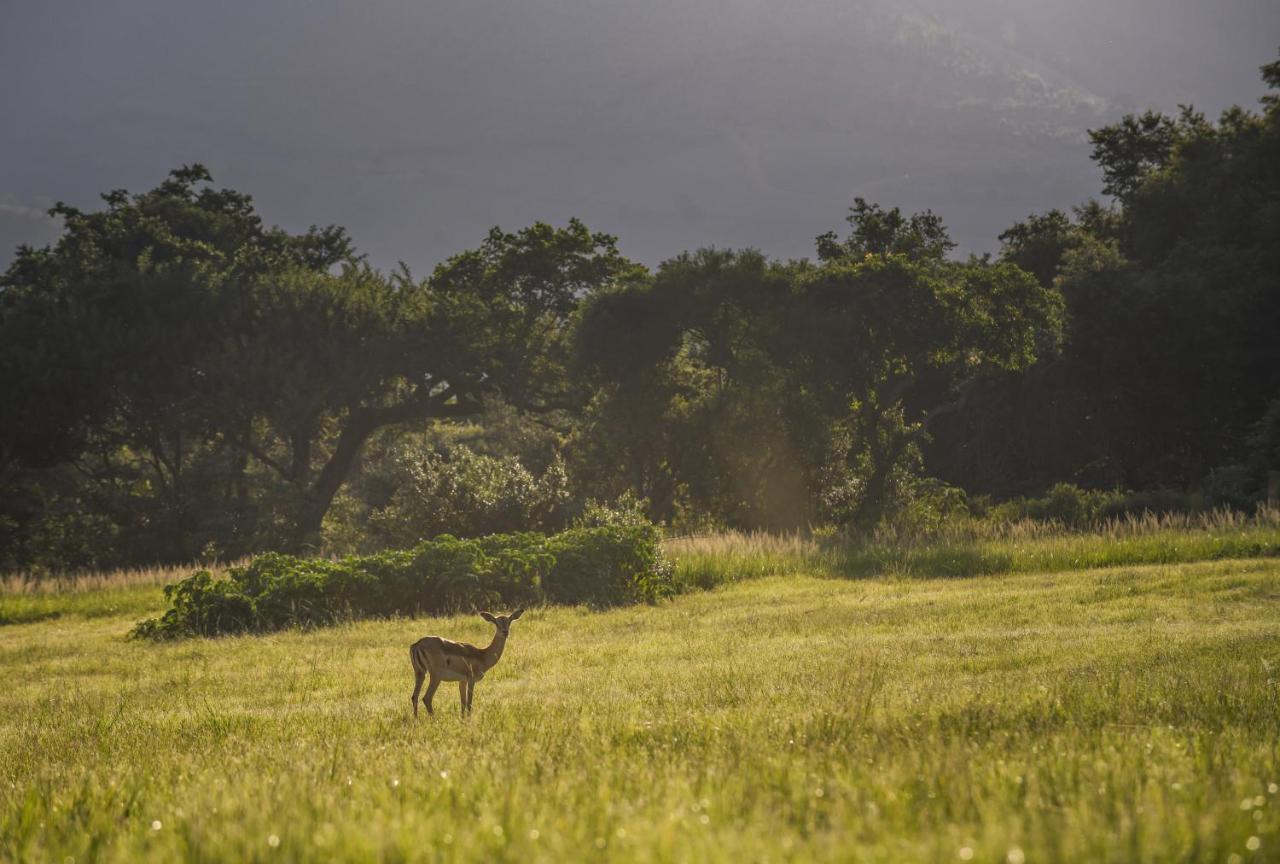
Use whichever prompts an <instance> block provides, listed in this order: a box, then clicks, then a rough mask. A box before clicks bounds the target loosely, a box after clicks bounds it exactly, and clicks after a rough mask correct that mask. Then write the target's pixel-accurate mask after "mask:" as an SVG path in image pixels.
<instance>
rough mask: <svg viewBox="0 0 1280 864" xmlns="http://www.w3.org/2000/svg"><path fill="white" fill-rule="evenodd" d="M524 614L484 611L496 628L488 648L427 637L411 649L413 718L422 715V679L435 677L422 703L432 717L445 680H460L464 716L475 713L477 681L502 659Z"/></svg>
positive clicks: (459, 687)
mask: <svg viewBox="0 0 1280 864" xmlns="http://www.w3.org/2000/svg"><path fill="white" fill-rule="evenodd" d="M523 614H524V610H523V609H517V610H516V611H514V612H512V613H511V614H510V615H491V614H489V613H488V612H481V613H480V617H481V618H483V619H484V620H486V621H488V622H489V623H490V624H492V625H493V626H494V628H496V629H495V630H494V633H493V641H492V642H490V643H489V647H487V648H477V647H476V646H475V645H471V644H469V643H467V642H453V641H451V640H449V639H443V638H441V637H439V636H424V637H422V638H421V639H419V640H418V641H417V642H414V643H413V644H412V645H410V646H409V660H410V661H411V662H412V663H413V675H414V681H413V696H411V697H409V698H410V701H411V702H412V703H413V716H414V717H417V716H418V693H420V692H421V691H422V679H423V678H425V677H426V676H427V675H428V674H430V675H431V682H430V683H429V684H427V694H426V695H425V696H423V697H422V704H423V705H426V706H427V713H428V714H435V711H433V710H432V709H431V697H433V696H435V695H436V688H437V687H439V686H440V682H441V681H457V682H458V692H459V693H460V695H461V696H462V714H463V716H466V715H467V714H470V713H471V699H472V697H474V696H475V693H476V682H477V681H479V680H480V679H481V678H483V677H484V673H486V672H488V671H489V670H490V669H492V668H493V667H494V666H495V665H496V664H497V662H498V661H499V660H500V659H501V658H502V649H504V648H506V647H507V636H508V634H510V633H511V622H512V621H514V620H516V619H517V618H519V617H520V616H521V615H523Z"/></svg>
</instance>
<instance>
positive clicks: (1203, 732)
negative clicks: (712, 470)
mask: <svg viewBox="0 0 1280 864" xmlns="http://www.w3.org/2000/svg"><path fill="white" fill-rule="evenodd" d="M1250 530H1252V529H1250ZM1273 534H1274V532H1273ZM1115 539H1116V538H1110V539H1108V538H1099V542H1101V543H1104V544H1106V543H1111V542H1114V541H1115ZM1175 539H1176V538H1175ZM1255 539H1257V538H1255ZM1264 540H1265V538H1264ZM1060 541H1061V538H1059V539H1058V540H1053V539H1052V538H1049V539H1045V540H1044V542H1045V543H1053V542H1060ZM1273 541H1274V537H1273V538H1272V540H1270V541H1266V542H1273ZM716 542H721V546H720V547H714V542H713V541H696V542H695V541H689V542H687V543H686V544H685V546H686V547H687V548H683V549H682V548H679V546H678V545H677V547H676V548H674V549H673V551H674V552H675V554H676V555H677V557H678V559H679V562H678V563H679V564H680V566H682V567H684V568H685V570H684V572H685V574H686V577H687V578H688V580H689V581H690V582H691V583H692V582H693V581H695V580H693V579H692V577H691V576H690V575H689V574H693V573H695V570H696V567H695V562H698V561H700V562H701V564H697V565H696V566H698V567H702V568H703V570H704V571H706V572H711V571H712V570H714V569H715V567H713V566H712V564H711V563H708V562H711V561H712V560H713V559H714V558H715V557H716V555H720V556H721V557H722V558H723V557H724V556H726V555H728V554H729V552H730V551H731V549H730V547H731V546H733V544H732V543H729V544H728V545H725V542H726V541H716ZM736 542H737V543H738V546H741V545H742V543H744V542H746V541H736ZM752 542H755V543H757V544H763V543H764V542H765V541H764V540H762V539H760V538H757V539H756V540H755V541H752ZM798 542H800V541H778V543H779V544H780V545H779V549H780V550H781V551H778V556H779V557H778V561H775V562H774V564H770V565H767V566H766V565H765V564H761V563H760V562H759V561H757V562H756V566H755V568H754V569H750V568H749V567H748V568H747V569H746V570H744V573H743V574H742V575H754V576H757V577H759V578H755V579H751V580H742V581H733V580H731V579H721V580H719V581H721V582H726V581H728V582H731V584H725V585H721V587H718V588H716V589H715V590H711V591H706V592H692V593H689V594H686V595H684V596H682V597H680V598H678V599H676V600H675V601H672V602H670V603H666V604H663V605H659V606H655V607H632V608H627V609H619V610H614V611H609V612H587V611H585V610H580V609H572V608H548V609H535V610H532V611H530V612H529V613H528V614H526V615H525V616H524V618H522V619H521V620H520V621H518V622H516V624H515V625H514V626H513V628H512V638H511V642H510V643H509V645H508V649H507V653H506V656H505V657H504V658H503V660H502V662H501V663H500V664H499V665H498V666H497V667H496V668H495V669H494V670H492V671H491V672H490V673H489V675H488V676H487V677H486V678H485V680H484V681H482V682H480V684H479V685H478V686H477V688H476V696H475V714H474V715H473V717H472V718H471V719H469V720H467V721H463V720H461V719H460V718H459V717H458V710H457V707H458V706H457V700H458V697H457V689H456V688H455V687H452V686H451V685H445V686H443V687H441V690H440V692H439V693H438V694H437V697H436V707H437V715H436V717H435V718H434V719H431V718H427V717H426V716H425V715H424V716H423V718H421V719H420V720H419V721H417V722H414V721H413V720H412V719H411V717H410V709H409V700H408V696H409V691H410V689H411V687H412V673H411V671H410V666H409V659H408V645H409V643H410V642H411V641H413V640H414V639H416V638H417V637H419V636H421V635H424V634H426V633H433V632H434V633H440V634H443V635H447V636H450V637H454V638H462V639H469V640H473V641H480V640H486V639H487V637H488V634H489V632H490V630H491V628H490V627H489V626H488V625H486V624H485V623H484V622H482V621H481V620H480V619H479V618H478V617H467V618H456V619H432V620H417V621H414V620H396V621H370V622H360V623H353V624H349V625H344V626H340V627H335V628H329V629H323V630H316V631H312V632H285V633H282V634H277V635H272V636H262V637H237V638H226V639H217V640H190V641H184V642H176V643H167V644H160V645H156V644H150V643H146V642H138V641H129V640H126V639H125V638H124V634H125V633H127V631H128V630H129V628H130V627H131V626H132V625H133V624H134V623H135V622H136V620H137V619H138V618H139V617H141V615H143V614H150V613H153V612H155V611H158V610H159V608H160V606H161V603H162V598H161V597H160V595H159V592H158V590H157V589H156V588H155V585H154V582H150V583H149V582H147V581H146V580H139V584H133V583H129V584H125V583H123V582H121V583H113V582H112V581H111V580H105V581H104V583H103V584H100V585H97V586H91V585H84V586H79V587H75V586H63V589H62V590H60V591H46V592H44V593H45V595H47V596H48V597H51V598H55V599H45V600H43V601H41V602H44V603H45V604H46V606H45V609H46V611H47V612H48V613H49V614H47V615H30V616H27V617H25V618H23V617H21V614H20V613H21V612H22V610H24V609H28V608H32V607H31V606H30V603H28V605H23V603H24V602H27V601H23V600H21V599H20V598H22V597H27V596H28V595H33V596H41V595H40V592H38V591H35V592H33V591H31V590H27V591H25V593H24V592H21V591H18V592H14V591H12V590H11V591H10V593H9V595H8V602H9V606H8V608H9V609H10V611H11V613H12V614H13V616H14V618H13V619H12V620H22V621H26V622H27V623H11V624H9V625H7V626H2V627H0V718H2V719H0V859H2V860H10V861H24V862H26V861H29V862H43V861H51V862H62V861H65V860H68V859H74V860H76V861H90V860H102V861H134V860H140V859H142V858H143V857H144V856H149V857H151V858H152V859H153V860H176V859H180V858H182V859H190V860H196V861H224V860H237V861H240V860H243V861H295V860H313V861H314V860H334V859H348V860H350V859H354V860H376V861H388V862H393V861H453V860H477V861H479V860H483V861H501V860H511V861H579V860H620V861H684V860H706V861H735V862H746V861H752V862H754V861H792V860H794V861H808V860H824V861H844V860H848V861H854V860H857V861H948V862H949V861H968V860H972V861H987V862H1012V864H1017V862H1023V861H1025V862H1039V861H1085V860H1093V861H1188V862H1189V861H1214V862H1231V861H1237V860H1238V861H1240V862H1245V861H1280V785H1277V784H1280V680H1278V677H1280V671H1278V668H1280V559H1274V558H1256V559H1225V558H1224V559H1223V560H1206V561H1184V562H1183V563H1163V564H1147V565H1133V566H1118V567H1108V568H1099V569H1071V568H1070V567H1069V566H1064V567H1050V568H1046V569H1048V570H1052V571H1054V572H1003V573H995V574H988V575H979V576H973V577H970V578H927V577H925V576H922V575H920V574H918V573H917V575H915V576H914V577H912V578H907V577H906V576H904V575H902V574H901V573H899V574H898V575H890V576H877V577H875V578H858V579H852V578H833V577H834V576H835V575H838V574H836V573H834V572H832V570H829V569H820V570H815V571H814V572H822V573H823V576H822V578H817V577H814V576H812V575H803V574H800V573H795V572H788V569H789V565H788V564H787V563H786V562H787V561H790V562H792V563H794V562H795V561H796V560H798V559H797V558H796V555H795V554H794V553H795V549H794V548H792V551H791V552H787V551H786V549H787V548H788V547H787V544H788V543H792V544H794V543H798ZM1011 542H1012V541H1011ZM1028 542H1031V541H1030V540H1028ZM1061 542H1066V541H1061ZM698 543H701V544H702V545H701V546H698V545H697V544H698ZM1167 545H1168V544H1167ZM1172 545H1173V546H1174V547H1179V546H1181V548H1183V550H1184V551H1183V552H1180V553H1177V555H1175V556H1174V558H1175V560H1183V559H1188V558H1194V557H1197V556H1200V557H1208V558H1213V557H1221V556H1216V555H1213V554H1208V555H1203V556H1201V553H1200V552H1197V553H1195V554H1194V555H1193V554H1192V553H1191V552H1188V551H1186V549H1188V548H1189V547H1188V546H1187V545H1186V544H1185V543H1182V541H1180V540H1178V541H1177V542H1174V543H1173V544H1172ZM716 548H718V551H716ZM1081 548H1083V547H1081ZM1090 548H1093V547H1090ZM1250 548H1251V547H1250ZM1005 551H1006V552H1007V553H1008V554H1009V555H1010V557H1009V558H1007V559H1002V560H1005V561H1006V564H1005V566H1006V568H1007V569H1009V570H1014V571H1020V570H1025V569H1031V568H1029V566H1024V565H1023V564H1022V563H1021V562H1022V561H1024V559H1023V558H1021V557H1018V554H1015V553H1014V552H1012V551H1011V550H1009V549H1008V548H1007V547H1006V550H1005ZM1077 551H1080V550H1079V549H1078V550H1077ZM1211 551H1212V550H1211ZM1246 551H1247V549H1246ZM1263 551H1264V552H1265V549H1264V550H1263ZM761 554H763V553H761ZM699 556H701V557H699ZM788 556H790V557H788ZM1178 556H1181V557H1178ZM740 557H741V559H742V560H741V561H740V566H742V567H747V565H746V563H743V562H747V561H749V560H754V559H752V556H751V555H750V554H747V553H745V552H743V553H741V555H740ZM800 560H803V556H801V559H800ZM1098 563H1099V562H1098V561H1097V560H1094V559H1086V560H1085V561H1084V563H1083V565H1081V566H1087V567H1096V565H1097V564H1098ZM1101 563H1113V562H1110V561H1103V562H1101ZM1119 563H1123V561H1121V562H1119ZM717 566H719V567H720V569H721V570H722V571H725V572H724V573H722V574H721V575H722V576H724V575H726V573H727V574H728V575H729V576H732V575H733V573H731V572H729V571H732V570H733V567H734V566H739V565H732V564H729V563H725V561H724V560H722V561H721V563H720V564H719V565H717ZM979 569H981V568H979ZM770 573H778V574H781V575H768V574H770ZM111 592H121V596H122V597H124V598H125V599H123V600H119V599H116V600H112V601H111V602H105V601H104V602H98V601H94V600H92V599H74V601H68V603H67V604H64V605H59V603H61V602H62V601H61V600H58V599H56V598H61V597H72V598H77V597H79V596H80V595H83V596H84V597H88V598H93V597H102V596H108V597H109V596H111ZM113 603H116V604H117V606H116V608H115V609H114V610H113V609H112V608H110V607H111V606H112V604H113ZM75 604H80V605H79V606H77V605H75ZM139 607H147V608H141V609H140V608H139ZM37 619H42V620H37Z"/></svg>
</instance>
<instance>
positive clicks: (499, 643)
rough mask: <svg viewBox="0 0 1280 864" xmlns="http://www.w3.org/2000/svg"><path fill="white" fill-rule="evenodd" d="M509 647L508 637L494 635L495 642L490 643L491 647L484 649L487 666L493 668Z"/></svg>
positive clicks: (498, 634) (499, 634)
mask: <svg viewBox="0 0 1280 864" xmlns="http://www.w3.org/2000/svg"><path fill="white" fill-rule="evenodd" d="M506 647H507V637H506V636H503V635H502V634H501V633H497V632H495V633H494V634H493V641H492V642H490V643H489V647H488V648H486V649H484V662H485V663H486V664H487V666H489V667H492V666H493V665H494V664H495V663H497V662H498V660H499V659H501V657H502V650H503V649H504V648H506Z"/></svg>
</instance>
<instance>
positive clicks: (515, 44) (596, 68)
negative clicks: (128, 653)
mask: <svg viewBox="0 0 1280 864" xmlns="http://www.w3.org/2000/svg"><path fill="white" fill-rule="evenodd" d="M0 14H2V15H3V17H2V18H0V82H3V83H0V263H3V262H6V261H8V260H9V257H10V256H11V253H12V249H13V247H14V246H15V245H16V244H17V243H19V242H47V241H48V240H50V239H51V238H52V237H54V236H56V226H54V225H53V224H52V223H51V222H50V220H48V219H47V218H46V217H44V216H43V215H42V211H43V210H44V209H45V208H47V207H48V206H50V205H51V204H52V203H53V201H55V200H57V199H62V200H66V201H68V202H70V203H73V204H76V205H80V206H94V204H95V202H96V200H97V198H96V196H97V195H98V193H100V192H104V191H106V190H109V189H114V188H127V189H131V190H142V189H146V188H150V187H151V186H154V185H155V184H156V183H157V182H159V181H160V180H161V179H163V177H164V175H165V174H166V173H167V171H168V170H169V169H170V168H173V167H177V166H178V165H181V164H183V163H189V162H202V163H204V164H205V165H207V166H208V167H209V168H210V170H211V171H212V172H213V174H214V178H215V180H216V181H217V182H218V184H219V185H226V186H231V187H233V188H236V189H239V190H241V191H244V192H248V193H250V194H252V195H253V196H254V198H255V200H256V202H257V204H258V207H259V210H260V212H261V213H262V214H263V216H264V217H265V218H266V220H267V221H268V222H271V223H275V224H279V225H282V226H284V227H286V228H290V229H295V230H296V229H302V228H305V227H306V226H307V225H309V224H312V223H320V224H328V223H335V222H336V223H338V224H342V225H345V226H347V228H348V229H349V230H350V231H351V233H352V234H353V236H354V237H355V239H356V242H357V244H358V245H359V246H360V248H361V249H363V250H365V251H366V252H368V253H369V254H370V257H371V259H372V260H373V262H374V263H375V264H377V265H379V266H391V265H394V264H395V262H396V261H397V260H403V261H405V262H407V263H408V264H410V265H411V267H413V268H414V270H415V271H417V272H420V273H425V271H426V270H427V269H428V268H429V267H430V266H432V265H433V264H434V263H436V262H437V261H439V260H441V259H442V258H443V257H445V256H447V255H449V254H451V253H453V252H457V251H460V250H462V249H465V248H468V247H471V246H474V245H475V244H476V243H477V242H478V241H479V240H480V239H481V238H482V237H483V235H484V232H485V231H486V230H487V229H488V228H489V227H490V226H492V225H495V224H501V225H502V226H503V227H505V228H509V229H514V228H518V227H521V226H523V225H526V224H528V223H530V222H532V221H534V220H539V219H541V220H548V221H554V222H563V221H564V220H566V219H567V218H569V217H570V216H575V215H576V216H579V217H581V218H582V219H584V220H585V221H586V222H587V224H588V225H589V226H590V227H592V228H593V229H596V230H604V231H609V232H611V233H614V234H617V235H619V237H620V240H621V246H622V249H623V251H624V252H625V253H627V254H629V255H631V256H633V257H636V258H638V259H640V260H642V261H645V262H646V263H650V264H654V263H657V262H658V261H660V260H661V259H663V258H666V257H669V256H671V255H673V254H675V253H677V252H679V251H681V250H682V249H685V248H690V247H696V246H703V245H713V244H714V245H720V246H735V247H737V246H746V245H752V246H757V247H759V248H761V249H763V250H764V251H766V252H768V253H770V254H774V255H778V256H784V257H785V256H798V255H806V254H810V253H811V251H812V240H813V237H814V236H816V235H817V234H819V233H821V232H823V231H825V230H828V229H830V228H835V227H841V226H842V222H841V220H842V218H843V216H844V213H845V210H846V208H847V206H848V205H849V204H850V203H851V202H852V200H853V198H854V196H856V195H862V196H864V197H867V198H870V199H872V200H875V201H879V202H881V203H883V204H886V205H893V204H898V205H902V206H903V207H904V208H908V209H922V208H924V207H932V208H933V209H934V210H936V211H937V212H939V213H940V214H941V215H942V216H943V218H944V219H945V220H946V222H947V224H948V225H949V226H950V228H951V229H952V233H953V234H954V235H955V237H956V238H957V239H958V240H959V241H960V242H961V246H962V248H963V249H977V250H983V249H991V248H994V246H995V235H996V234H997V233H999V231H1001V230H1002V229H1003V228H1005V227H1007V226H1008V224H1009V223H1010V222H1012V221H1013V220H1014V219H1017V218H1020V217H1022V216H1025V215H1026V214H1027V213H1028V212H1030V211H1032V210H1043V209H1047V208H1049V207H1052V206H1067V205H1070V204H1073V203H1076V202H1079V201H1081V200H1083V199H1085V198H1086V197H1088V196H1089V195H1092V194H1096V193H1097V190H1098V186H1099V181H1098V176H1097V173H1096V171H1094V169H1093V168H1092V166H1091V165H1090V163H1089V161H1088V150H1089V147H1088V143H1087V140H1086V139H1085V137H1084V132H1085V130H1086V129H1087V128H1089V127H1090V126H1097V125H1099V124H1101V123H1105V122H1108V121H1109V120H1111V119H1114V118H1116V117H1118V116H1119V115H1120V114H1122V113H1123V112H1124V111H1126V110H1135V109H1139V108H1143V107H1147V106H1153V107H1158V108H1162V109H1172V108H1173V107H1174V106H1175V105H1176V104H1177V103H1178V102H1193V103H1195V104H1196V105H1197V107H1201V108H1204V109H1208V110H1209V111H1210V112H1211V113H1216V112H1217V111H1218V110H1220V109H1222V108H1223V107H1226V106H1227V105H1229V104H1231V103H1232V102H1237V103H1241V104H1246V105H1250V106H1253V105H1256V100H1257V97H1258V96H1259V95H1261V93H1262V86H1261V81H1260V80H1259V77H1258V71H1257V68H1258V66H1259V65H1261V64H1262V63H1265V62H1269V61H1270V60H1272V59H1275V58H1276V56H1277V47H1278V46H1280V3H1278V2H1275V0H1194V2H1193V0H1076V2H1073V3H1063V2H1060V0H847V2H837V0H807V2H787V0H644V2H634V0H632V2H621V0H447V2H439V0H218V2H207V0H206V2H184V0H76V2H72V0H0Z"/></svg>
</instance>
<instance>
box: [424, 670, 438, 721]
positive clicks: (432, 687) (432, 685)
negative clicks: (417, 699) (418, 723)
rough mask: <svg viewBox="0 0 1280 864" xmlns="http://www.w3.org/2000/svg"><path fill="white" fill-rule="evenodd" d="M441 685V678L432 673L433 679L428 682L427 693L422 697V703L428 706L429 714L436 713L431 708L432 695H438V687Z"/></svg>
mask: <svg viewBox="0 0 1280 864" xmlns="http://www.w3.org/2000/svg"><path fill="white" fill-rule="evenodd" d="M439 686H440V679H439V678H437V677H436V676H434V675H432V676H431V681H430V682H429V683H428V684H427V695H426V696H423V697H422V704H423V705H426V706H427V713H428V714H435V713H436V712H435V711H433V710H432V709H431V697H432V696H435V695H436V688H437V687H439Z"/></svg>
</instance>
